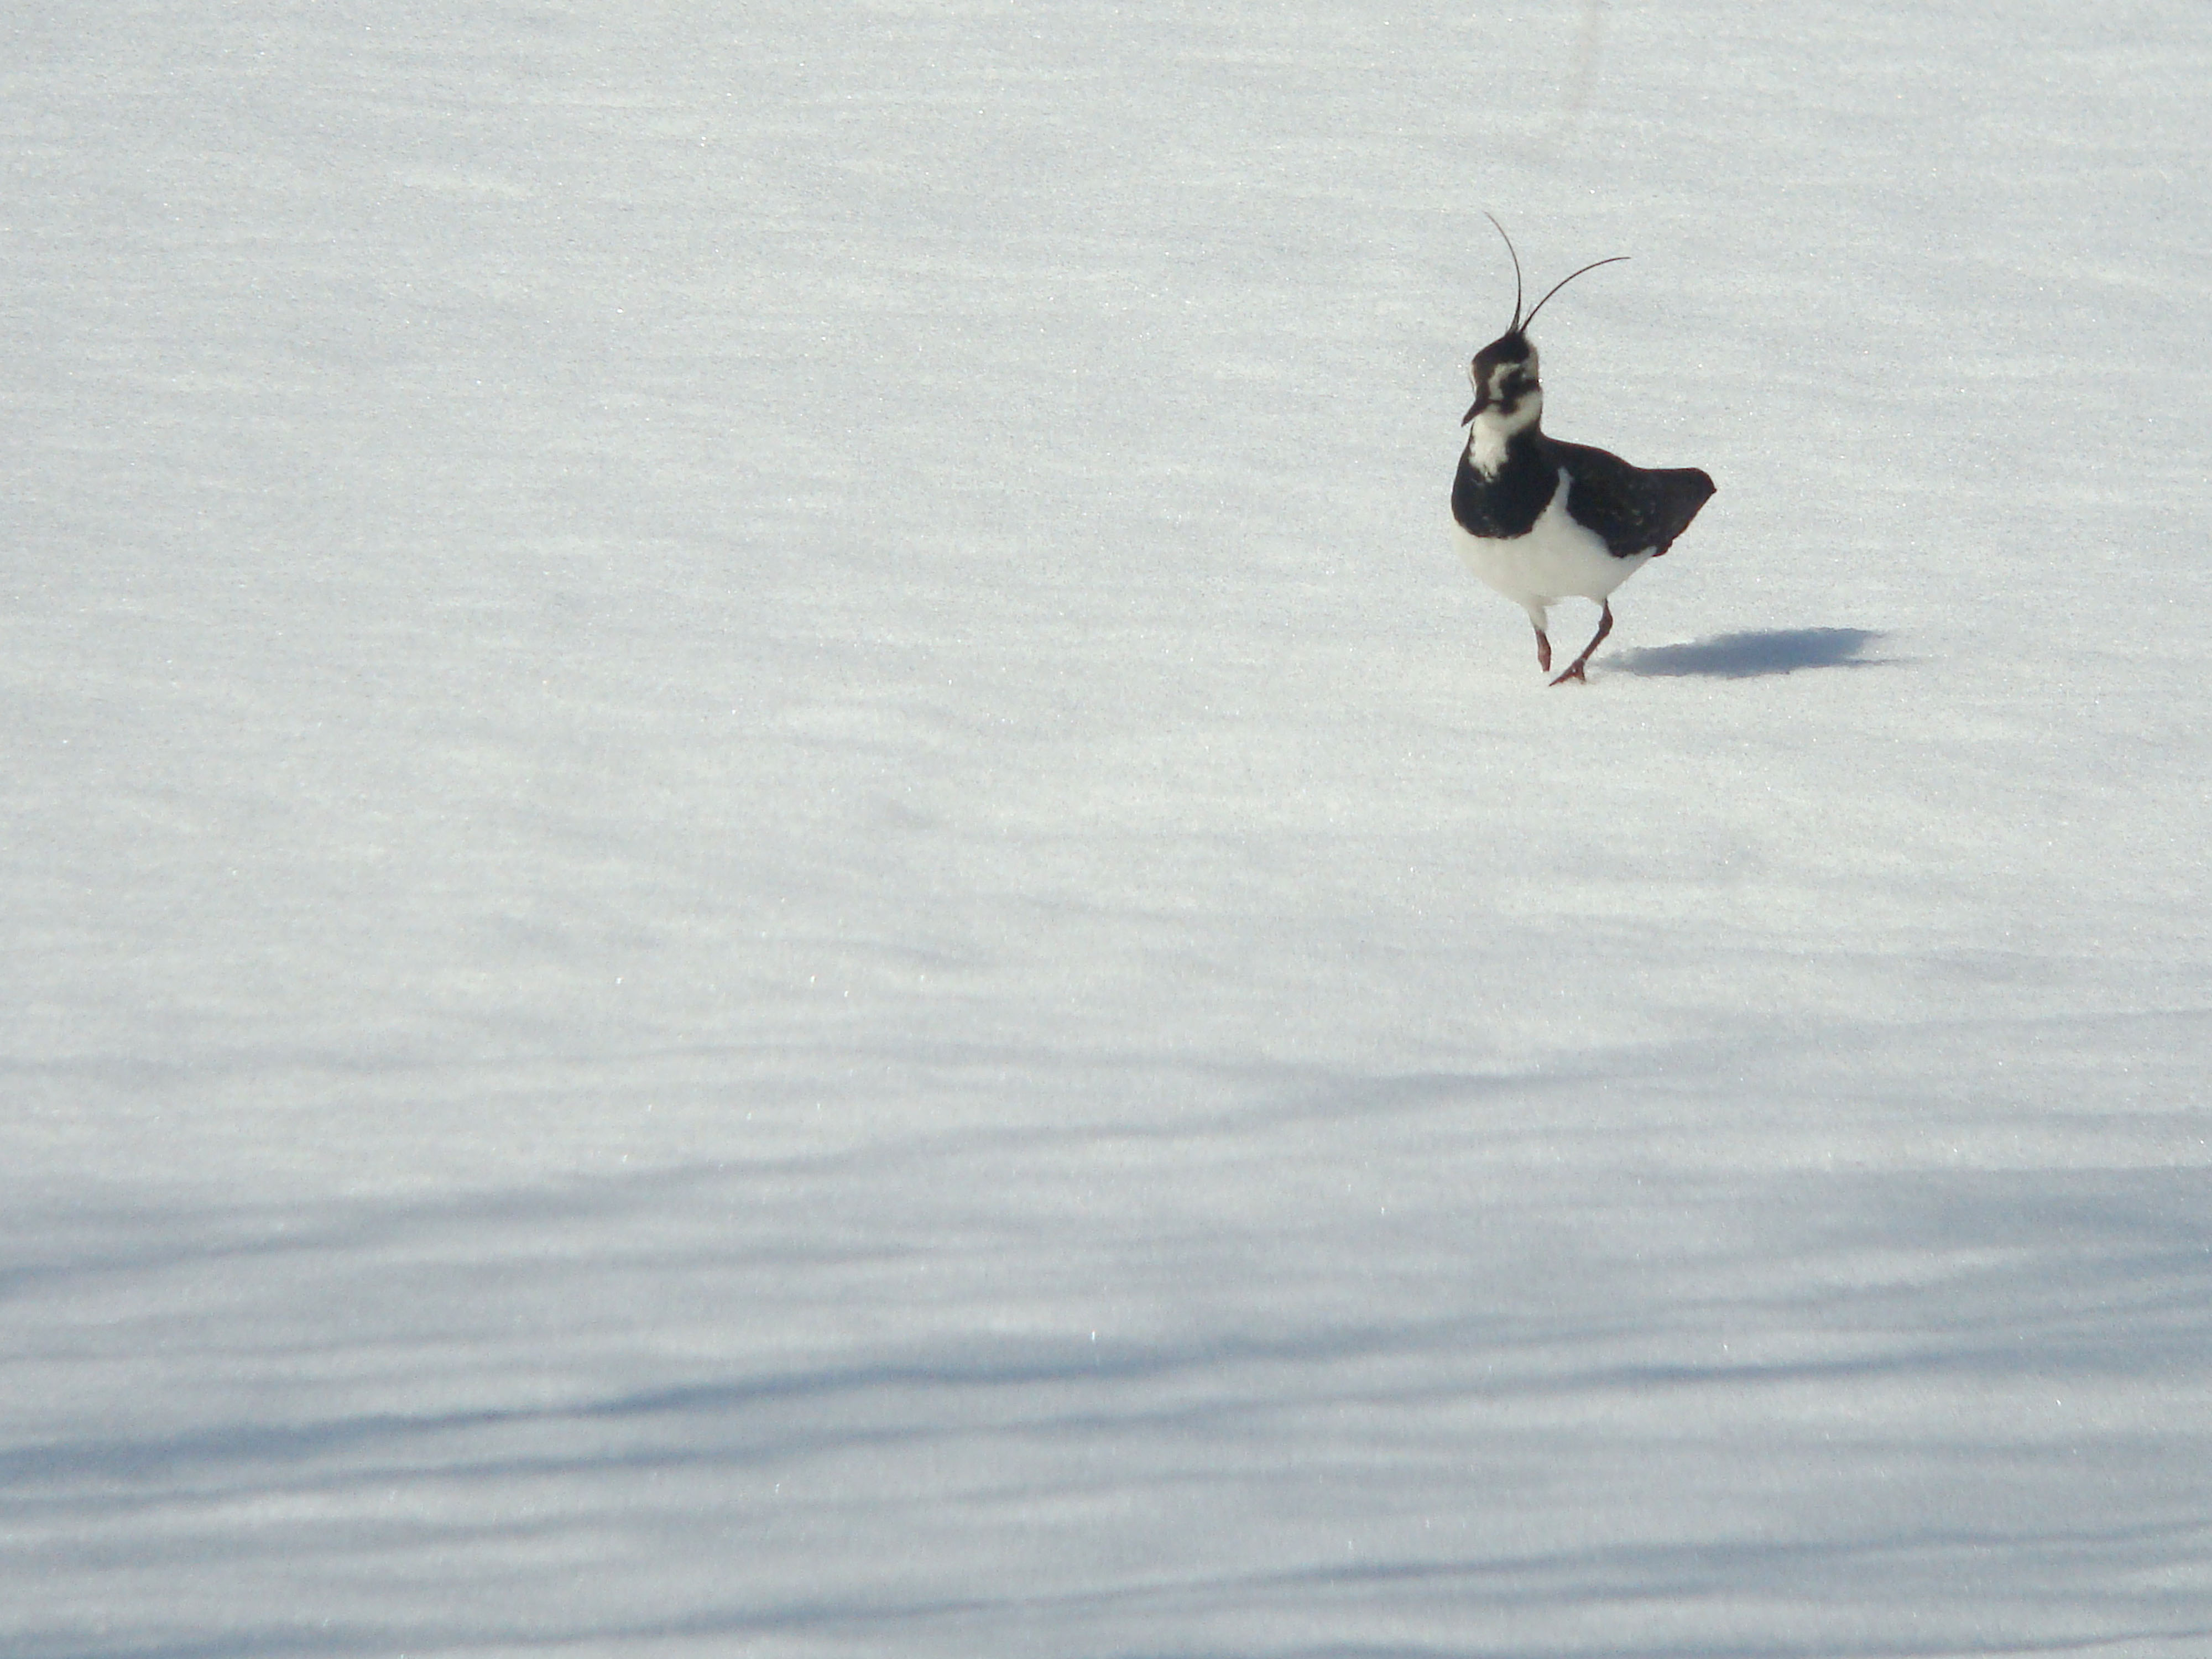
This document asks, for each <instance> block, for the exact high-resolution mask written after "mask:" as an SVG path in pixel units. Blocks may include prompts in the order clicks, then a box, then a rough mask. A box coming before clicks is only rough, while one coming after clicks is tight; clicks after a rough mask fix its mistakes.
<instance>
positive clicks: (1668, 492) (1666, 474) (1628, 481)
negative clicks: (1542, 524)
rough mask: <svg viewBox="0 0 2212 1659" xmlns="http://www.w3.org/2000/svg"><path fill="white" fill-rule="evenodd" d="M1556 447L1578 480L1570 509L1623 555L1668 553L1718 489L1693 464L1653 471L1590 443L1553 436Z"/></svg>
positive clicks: (1570, 496) (1561, 462) (1562, 462)
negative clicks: (1649, 552)
mask: <svg viewBox="0 0 2212 1659" xmlns="http://www.w3.org/2000/svg"><path fill="white" fill-rule="evenodd" d="M1552 447H1553V450H1554V451H1555V452H1556V453H1558V456H1559V465H1562V466H1564V467H1565V468H1566V470H1567V471H1568V473H1569V474H1570V475H1571V477H1573V479H1574V488H1573V489H1571V490H1569V491H1568V492H1567V511H1568V512H1570V513H1573V514H1574V516H1575V517H1576V518H1577V519H1579V520H1581V521H1582V522H1583V523H1584V524H1586V525H1588V526H1589V527H1590V528H1591V529H1592V530H1594V531H1595V532H1597V533H1598V535H1599V537H1600V538H1602V539H1603V541H1604V543H1605V546H1606V550H1607V552H1609V553H1611V554H1612V555H1613V556H1614V557H1615V558H1618V559H1626V558H1632V557H1634V556H1636V555H1637V554H1638V553H1641V552H1643V551H1644V550H1645V549H1647V548H1649V549H1650V550H1652V553H1653V556H1655V557H1656V556H1657V555H1658V554H1661V553H1664V552H1665V551H1666V550H1668V548H1669V547H1671V546H1673V545H1674V538H1675V537H1677V536H1679V535H1680V534H1681V533H1682V532H1684V531H1685V530H1687V529H1688V528H1689V527H1690V520H1692V519H1694V518H1696V517H1697V516H1698V509H1699V507H1703V506H1704V505H1705V502H1706V501H1707V500H1708V499H1709V498H1711V495H1712V493H1713V481H1712V480H1711V478H1709V477H1706V476H1705V473H1704V471H1701V470H1700V469H1699V468H1697V467H1694V466H1680V467H1666V468H1662V469H1660V470H1659V471H1650V470H1647V469H1645V468H1644V467H1640V466H1631V465H1629V464H1628V463H1627V462H1626V461H1624V460H1622V459H1620V456H1618V455H1614V454H1610V453H1607V451H1605V450H1602V449H1592V448H1590V447H1589V446H1588V445H1587V444H1563V443H1560V442H1559V441H1557V440H1556V439H1554V440H1553V446H1552Z"/></svg>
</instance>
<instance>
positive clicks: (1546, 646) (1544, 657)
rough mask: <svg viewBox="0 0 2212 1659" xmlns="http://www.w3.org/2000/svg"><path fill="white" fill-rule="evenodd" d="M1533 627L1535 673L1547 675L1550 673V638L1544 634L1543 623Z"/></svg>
mask: <svg viewBox="0 0 2212 1659" xmlns="http://www.w3.org/2000/svg"><path fill="white" fill-rule="evenodd" d="M1535 626H1536V671H1537V672H1538V673H1540V674H1548V673H1550V672H1551V671H1552V638H1551V635H1548V634H1547V633H1545V632H1544V625H1543V623H1537V624H1536V625H1535Z"/></svg>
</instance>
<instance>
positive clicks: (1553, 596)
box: [1451, 219, 1713, 685]
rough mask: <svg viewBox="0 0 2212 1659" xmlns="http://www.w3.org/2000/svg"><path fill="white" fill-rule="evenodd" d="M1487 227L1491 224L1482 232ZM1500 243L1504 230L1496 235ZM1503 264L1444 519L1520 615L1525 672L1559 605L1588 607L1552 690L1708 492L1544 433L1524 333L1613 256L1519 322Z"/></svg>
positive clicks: (1464, 552)
mask: <svg viewBox="0 0 2212 1659" xmlns="http://www.w3.org/2000/svg"><path fill="white" fill-rule="evenodd" d="M1491 223H1492V224H1493V225H1498V221H1497V220H1495V219H1492V220H1491ZM1498 234H1499V235H1500V236H1505V227H1504V226H1503V225H1498ZM1505 250H1506V252H1508V253H1510V254H1512V256H1513V321H1512V323H1511V324H1510V325H1509V326H1508V327H1507V329H1506V331H1505V332H1504V333H1503V334H1501V335H1499V336H1498V337H1497V338H1496V339H1494V340H1492V342H1491V343H1489V344H1488V345H1486V346H1485V347H1483V349H1481V350H1480V351H1478V352H1476V353H1475V354H1474V362H1473V363H1471V364H1470V365H1468V376H1469V378H1470V379H1472V380H1474V407H1473V408H1471V409H1469V410H1468V411H1467V418H1466V419H1465V420H1464V421H1462V422H1461V424H1462V426H1464V427H1466V428H1468V434H1467V447H1466V448H1465V449H1463V450H1462V451H1461V453H1460V458H1459V473H1458V476H1457V477H1455V478H1454V479H1453V480H1452V495H1451V504H1452V521H1453V525H1454V526H1455V539H1456V540H1457V542H1458V544H1459V550H1460V556H1461V557H1462V558H1464V559H1465V560H1466V561H1467V562H1468V565H1469V566H1470V567H1471V568H1473V569H1474V574H1476V575H1477V576H1480V578H1481V579H1482V580H1484V581H1485V582H1486V583H1488V584H1489V585H1490V586H1492V587H1494V588H1496V589H1497V590H1498V592H1500V593H1503V594H1504V596H1505V597H1506V598H1507V599H1511V600H1512V601H1513V602H1514V603H1515V604H1516V605H1519V606H1520V607H1521V608H1522V610H1524V611H1527V612H1528V620H1529V621H1530V622H1532V623H1534V624H1535V627H1536V665H1537V666H1538V667H1539V668H1541V669H1542V670H1543V671H1546V672H1547V673H1548V672H1550V671H1551V667H1552V640H1551V635H1548V634H1547V633H1546V632H1545V630H1544V620H1545V617H1546V616H1547V613H1548V612H1549V611H1550V610H1551V608H1552V606H1553V605H1557V604H1558V603H1559V601H1560V600H1562V599H1593V600H1595V601H1596V603H1597V605H1599V607H1600V610H1599V613H1598V622H1597V633H1596V635H1595V636H1594V637H1593V638H1592V639H1591V641H1590V642H1589V644H1588V645H1586V646H1584V647H1583V653H1582V655H1581V656H1579V657H1577V658H1576V659H1575V660H1574V663H1573V665H1572V666H1571V667H1570V668H1569V669H1568V670H1567V671H1566V672H1565V673H1564V674H1562V675H1560V676H1559V678H1557V679H1555V680H1553V682H1552V684H1554V685H1564V684H1565V683H1566V682H1567V681H1569V680H1583V683H1584V684H1588V683H1589V682H1588V681H1587V680H1586V679H1584V678H1583V667H1584V666H1585V665H1587V664H1588V663H1589V659H1590V653H1591V652H1593V651H1595V650H1596V649H1597V648H1598V647H1599V645H1600V644H1601V643H1602V642H1603V641H1604V639H1605V636H1606V635H1607V634H1610V633H1611V632H1612V631H1613V599H1612V595H1613V589H1614V588H1616V587H1619V586H1620V585H1621V583H1623V582H1625V581H1626V580H1628V579H1629V578H1630V577H1631V576H1632V575H1634V574H1636V573H1637V572H1638V571H1639V570H1641V569H1642V568H1644V566H1645V565H1646V564H1648V563H1650V562H1651V561H1652V560H1654V559H1656V558H1657V557H1658V556H1660V555H1661V554H1662V553H1664V552H1665V551H1666V550H1668V548H1670V547H1672V546H1673V545H1674V538H1676V537H1677V536H1679V535H1680V534H1681V533H1682V532H1684V531H1685V530H1686V529H1688V528H1689V527H1690V520H1692V519H1694V518H1696V517H1697V516H1698V509H1699V507H1703V506H1704V505H1705V501H1706V500H1707V499H1708V498H1709V497H1710V496H1711V495H1712V493H1713V481H1712V480H1711V478H1710V477H1707V476H1706V475H1705V473H1704V472H1703V471H1700V470H1699V468H1697V467H1694V466H1683V467H1669V468H1666V469H1663V470H1662V471H1649V470H1647V469H1646V468H1644V467H1640V466H1631V465H1629V464H1628V463H1627V462H1626V461H1624V460H1622V459H1620V456H1618V455H1612V454H1608V453H1606V452H1605V451H1604V450H1602V449H1592V448H1590V447H1589V446H1588V445H1586V444H1565V443H1561V442H1560V441H1559V440H1558V439H1556V438H1549V437H1547V436H1545V435H1544V430H1543V427H1542V424H1541V422H1542V418H1543V413H1544V390H1543V387H1542V386H1541V384H1540V383H1539V381H1538V380H1537V376H1536V348H1535V346H1534V344H1532V343H1530V341H1529V339H1528V325H1530V324H1531V323H1534V321H1535V320H1536V313H1537V312H1539V311H1541V310H1542V309H1543V308H1544V307H1545V305H1546V304H1547V302H1548V301H1550V300H1551V297H1552V295H1553V294H1557V293H1558V292H1559V290H1560V289H1563V288H1565V286H1566V285H1567V284H1568V283H1571V282H1572V281H1574V280H1575V278H1576V277H1577V276H1581V275H1582V274H1583V271H1586V270H1596V269H1597V268H1598V266H1599V265H1610V264H1619V263H1620V261H1621V260H1622V259H1625V258H1627V257H1628V256H1627V255H1626V254H1619V255H1616V256H1615V257H1614V258H1610V259H1600V260H1597V261H1596V262H1595V264H1587V265H1584V266H1583V268H1582V270H1573V271H1570V272H1568V273H1567V275H1566V276H1563V277H1561V278H1560V279H1559V281H1558V282H1557V283H1553V286H1552V289H1551V292H1550V293H1548V294H1547V295H1544V297H1543V299H1541V300H1539V301H1536V304H1535V307H1534V309H1532V310H1531V311H1530V312H1529V313H1528V315H1527V316H1526V317H1523V316H1522V314H1521V256H1520V255H1519V254H1518V253H1516V252H1514V251H1513V239H1512V238H1511V237H1510V236H1506V237H1505Z"/></svg>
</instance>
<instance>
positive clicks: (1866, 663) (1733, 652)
mask: <svg viewBox="0 0 2212 1659" xmlns="http://www.w3.org/2000/svg"><path fill="white" fill-rule="evenodd" d="M1880 638H1881V635H1880V634H1878V633H1876V632H1875V631H1874V630H1873V629H1868V628H1771V629H1753V630H1751V631H1750V632H1747V633H1742V634H1719V635H1715V636H1714V637H1713V638H1711V639H1710V640H1699V641H1695V642H1693V643H1692V644H1689V645H1654V646H1646V647H1643V648H1642V649H1640V650H1635V651H1623V652H1621V653H1619V654H1618V655H1616V656H1615V657H1614V658H1613V664H1612V666H1613V668H1614V669H1615V670H1617V671H1620V672H1621V673H1624V674H1641V675H1644V677H1646V678H1677V677H1686V676H1691V675H1698V676H1702V677H1704V678H1707V679H1719V680H1747V679H1755V678H1759V676H1761V675H1765V674H1794V673H1796V671H1798V670H1799V669H1801V668H1871V667H1873V666H1875V665H1876V664H1878V663H1881V662H1882V661H1885V660H1887V659H1883V658H1880V657H1867V656H1863V655H1861V654H1860V653H1862V652H1863V651H1864V650H1865V649H1866V648H1867V647H1869V646H1870V645H1872V644H1873V643H1874V642H1875V641H1876V640H1878V639H1880Z"/></svg>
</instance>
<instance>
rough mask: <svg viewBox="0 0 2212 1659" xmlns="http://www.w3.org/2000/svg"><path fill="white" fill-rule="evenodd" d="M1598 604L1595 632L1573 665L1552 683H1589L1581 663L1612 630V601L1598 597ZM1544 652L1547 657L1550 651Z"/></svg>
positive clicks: (1588, 657) (1587, 658) (1547, 663)
mask: <svg viewBox="0 0 2212 1659" xmlns="http://www.w3.org/2000/svg"><path fill="white" fill-rule="evenodd" d="M1598 604H1599V605H1601V606H1602V607H1603V609H1602V610H1601V611H1600V612H1599V615H1598V619H1597V632H1596V633H1595V635H1592V636H1591V638H1590V642H1589V644H1588V645H1586V646H1584V647H1583V653H1582V655H1581V656H1579V657H1577V658H1576V659H1575V660H1574V665H1573V666H1572V667H1571V668H1569V669H1568V670H1567V671H1566V672H1565V673H1564V674H1562V675H1560V676H1559V678H1557V679H1555V680H1553V682H1552V684H1554V685H1565V684H1566V683H1567V682H1568V681H1569V680H1581V681H1582V683H1583V684H1584V685H1588V684H1589V680H1588V679H1587V678H1584V676H1583V664H1584V663H1586V662H1588V661H1589V659H1590V653H1591V652H1593V651H1595V650H1596V649H1597V648H1598V647H1600V646H1601V645H1602V644H1604V643H1605V636H1606V635H1608V634H1610V633H1612V632H1613V601H1612V600H1611V599H1600V600H1599V601H1598ZM1544 654H1545V656H1546V657H1547V658H1548V657H1549V656H1550V655H1551V653H1549V652H1548V651H1547V652H1546V653H1544ZM1544 666H1545V667H1547V668H1549V667H1550V666H1551V664H1550V662H1548V661H1547V662H1546V663H1545V664H1544Z"/></svg>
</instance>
